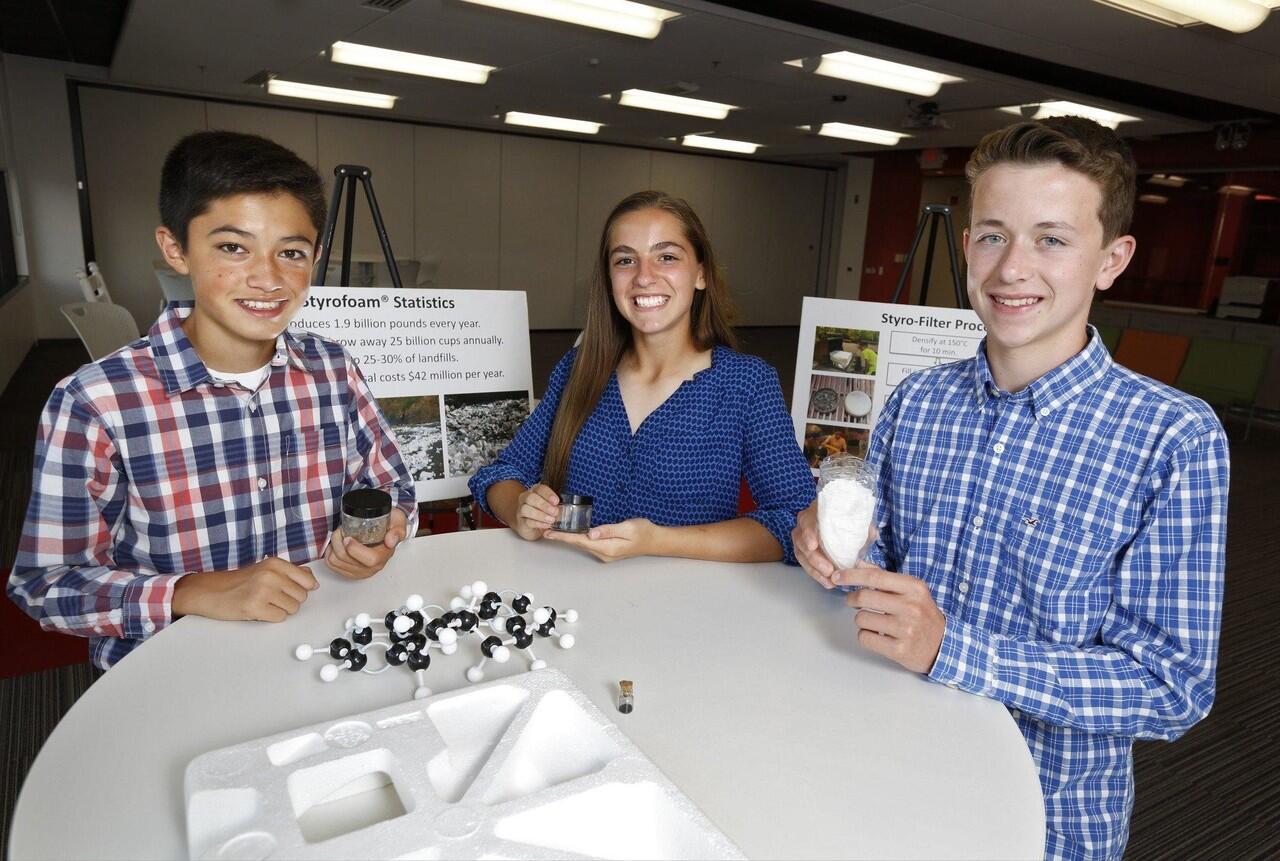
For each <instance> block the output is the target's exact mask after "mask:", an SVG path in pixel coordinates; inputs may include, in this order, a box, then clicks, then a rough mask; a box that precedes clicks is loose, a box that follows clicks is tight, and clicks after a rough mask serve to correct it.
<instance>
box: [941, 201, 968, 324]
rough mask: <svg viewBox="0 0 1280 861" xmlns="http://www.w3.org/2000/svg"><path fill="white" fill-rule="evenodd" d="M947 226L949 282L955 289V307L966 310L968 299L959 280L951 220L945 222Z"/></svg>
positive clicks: (954, 236) (957, 259)
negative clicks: (949, 260)
mask: <svg viewBox="0 0 1280 861" xmlns="http://www.w3.org/2000/svg"><path fill="white" fill-rule="evenodd" d="M946 225H947V233H946V236H947V254H949V255H950V256H951V280H952V282H953V283H954V284H955V287H956V307H957V308H968V307H969V297H968V296H967V295H965V290H964V284H963V283H962V282H961V280H960V260H959V258H957V257H956V235H955V231H954V230H952V229H951V219H950V218H948V219H947V220H946Z"/></svg>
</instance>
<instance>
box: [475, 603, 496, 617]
mask: <svg viewBox="0 0 1280 861" xmlns="http://www.w3.org/2000/svg"><path fill="white" fill-rule="evenodd" d="M476 613H477V615H479V616H480V618H481V619H492V618H493V617H494V616H496V615H498V605H497V604H490V603H487V602H486V603H483V604H481V605H480V607H479V609H477V610H476Z"/></svg>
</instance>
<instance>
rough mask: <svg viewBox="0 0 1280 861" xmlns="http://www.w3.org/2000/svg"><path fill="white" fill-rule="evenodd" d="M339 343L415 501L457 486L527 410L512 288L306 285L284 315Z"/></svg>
mask: <svg viewBox="0 0 1280 861" xmlns="http://www.w3.org/2000/svg"><path fill="white" fill-rule="evenodd" d="M290 328H291V329H293V330H296V331H310V332H315V333H316V334H319V335H323V336H324V337H326V338H330V339H332V340H335V341H338V342H339V343H341V344H343V345H344V346H345V347H346V348H347V350H348V352H350V353H351V355H352V356H353V357H354V358H355V360H356V363H357V364H358V365H359V366H360V370H361V372H362V373H363V374H364V376H365V379H366V380H368V382H369V388H370V389H371V390H372V391H373V395H374V397H375V398H377V399H378V405H379V406H380V407H381V408H382V412H383V414H384V415H385V416H386V417H387V421H388V422H389V423H390V424H391V429H392V431H393V432H394V433H395V435H396V439H397V440H398V441H399V442H400V451H401V454H402V455H403V456H404V459H405V463H406V464H407V465H408V467H409V472H410V473H411V474H412V475H413V478H414V482H415V484H416V487H417V496H418V501H419V502H424V501H428V500H434V499H450V498H453V497H458V496H466V495H467V493H468V491H467V479H468V478H469V477H470V476H471V475H473V474H474V473H475V471H476V470H477V469H479V468H480V467H482V466H484V465H485V464H487V463H491V462H492V461H493V459H494V458H495V457H497V455H498V453H499V452H500V451H502V449H503V448H505V447H506V445H507V443H509V442H510V441H511V438H512V437H513V436H514V435H515V432H516V430H517V428H519V427H520V424H521V423H522V422H523V421H524V420H525V419H526V418H528V416H529V408H530V402H531V398H532V397H533V371H532V368H531V367H530V364H529V311H528V305H527V303H526V301H525V294H524V293H523V292H520V291H512V290H413V289H402V290H390V289H378V288H373V289H370V288H362V287H312V288H311V292H310V295H308V297H307V301H306V302H305V303H304V304H303V306H302V310H301V311H299V312H298V316H297V317H296V318H295V319H294V321H293V323H292V324H290Z"/></svg>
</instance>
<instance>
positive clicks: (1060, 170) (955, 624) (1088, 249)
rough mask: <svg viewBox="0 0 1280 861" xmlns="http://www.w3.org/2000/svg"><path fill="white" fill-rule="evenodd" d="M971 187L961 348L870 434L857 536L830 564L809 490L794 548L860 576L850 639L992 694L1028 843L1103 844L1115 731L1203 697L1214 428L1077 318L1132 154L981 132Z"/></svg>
mask: <svg viewBox="0 0 1280 861" xmlns="http://www.w3.org/2000/svg"><path fill="white" fill-rule="evenodd" d="M965 172H966V175H967V176H968V178H969V183H970V187H971V189H972V192H973V199H972V204H971V207H970V221H969V226H968V227H967V228H966V229H965V237H964V238H965V257H966V259H967V261H968V264H969V270H968V282H969V286H968V290H969V299H970V302H971V304H972V305H973V308H974V310H975V311H976V312H977V314H978V317H979V318H980V319H981V320H982V322H983V323H984V324H985V326H986V338H985V339H984V341H983V343H982V345H981V347H980V348H979V350H978V355H977V356H976V357H974V358H973V359H970V360H967V361H963V362H955V363H952V364H948V365H942V366H939V367H936V368H930V369H928V370H923V371H917V372H916V373H914V374H912V375H911V376H909V377H907V378H906V379H905V380H904V381H903V382H902V384H900V385H899V386H898V387H897V388H896V389H895V390H894V392H893V394H892V395H890V397H889V398H888V400H887V402H886V404H885V408H884V411H883V413H882V414H881V416H880V419H879V421H878V423H877V425H876V428H875V432H874V434H873V436H872V440H871V447H870V449H869V451H868V461H869V463H870V465H871V466H872V467H874V468H876V469H877V470H878V471H879V477H880V480H879V510H878V512H877V520H878V525H879V533H880V534H879V539H878V541H877V542H876V544H875V545H874V546H873V547H872V549H871V550H870V552H869V561H868V562H865V563H862V564H861V565H859V566H858V567H855V568H851V569H848V570H844V571H837V570H835V566H834V565H832V563H831V560H830V559H829V558H827V556H826V554H824V553H823V552H822V549H821V545H820V544H819V542H818V533H817V527H816V524H815V517H814V513H813V510H812V509H810V510H809V511H806V512H805V513H802V514H801V515H800V518H799V520H798V522H797V527H796V531H795V533H794V541H795V548H796V556H797V558H798V559H799V561H800V563H801V565H803V566H804V568H805V570H806V571H807V572H808V573H809V574H810V575H811V576H813V577H814V578H815V579H816V580H818V581H819V582H820V583H822V584H823V585H824V586H826V587H827V588H832V587H833V586H850V587H862V588H859V589H858V590H857V591H854V592H851V593H850V594H849V595H848V596H847V601H848V603H849V605H850V606H851V607H854V608H855V609H856V611H857V612H856V615H855V616H854V622H855V623H856V625H857V626H858V629H859V632H858V642H859V643H861V644H862V645H863V646H864V647H866V648H867V649H869V650H870V651H873V652H877V653H879V654H881V655H885V656H886V657H888V658H890V659H891V660H894V661H896V662H897V663H899V664H901V665H902V666H904V667H906V668H907V669H910V670H914V671H915V672H918V673H923V674H926V675H927V676H928V678H929V679H931V680H932V681H935V682H939V683H941V684H945V685H947V686H949V687H952V688H957V689H960V690H963V691H968V692H970V693H974V694H978V695H980V696H985V697H991V698H993V699H998V700H1000V701H1001V702H1003V703H1004V704H1005V705H1006V706H1007V707H1008V708H1009V713H1010V714H1011V715H1012V716H1013V719H1014V720H1015V721H1016V722H1017V724H1018V728H1019V729H1020V730H1021V731H1022V734H1023V736H1024V737H1025V738H1026V740H1027V746H1028V747H1029V748H1030V750H1031V755H1032V759H1033V760H1034V761H1035V764H1036V767H1037V769H1038V770H1039V774H1040V783H1041V787H1042V790H1043V792H1044V800H1045V822H1046V826H1047V827H1046V845H1045V854H1046V856H1047V857H1049V858H1099V859H1101V858H1107V859H1118V858H1120V856H1121V855H1122V854H1123V852H1124V846H1125V842H1126V840H1127V839H1128V835H1129V816H1130V813H1131V812H1132V809H1133V759H1132V747H1133V740H1134V739H1135V738H1143V739H1165V740H1171V739H1174V738H1177V737H1178V736H1180V735H1181V734H1182V733H1184V732H1186V731H1187V730H1188V729H1189V728H1190V727H1191V726H1192V725H1193V724H1195V723H1196V722H1197V721H1198V720H1200V719H1201V718H1203V717H1204V716H1205V714H1207V713H1208V711H1209V707H1210V706H1211V705H1212V704H1213V697H1214V675H1215V671H1216V668H1217V660H1218V631H1219V628H1220V625H1221V620H1222V585H1223V577H1224V551H1225V544H1226V525H1227V477H1228V457H1227V441H1226V436H1225V434H1224V433H1223V430H1222V426H1221V424H1220V423H1219V422H1218V419H1217V417H1216V416H1215V415H1214V413H1213V410H1211V409H1210V408H1209V407H1208V405H1207V404H1205V403H1204V402H1203V401H1200V400H1197V399H1196V398H1193V397H1191V396H1190V395H1187V394H1184V393H1182V392H1179V391H1177V390H1176V389H1172V388H1170V387H1168V386H1165V385H1162V384H1161V383H1158V382H1156V381H1154V380H1150V379H1147V378H1146V377H1143V376H1140V375H1138V374H1135V373H1134V372H1132V371H1130V370H1128V369H1126V368H1122V367H1120V366H1119V365H1116V364H1115V363H1113V362H1112V360H1111V356H1110V355H1109V354H1108V353H1107V350H1106V347H1104V346H1103V345H1102V341H1101V339H1100V338H1099V337H1098V333H1097V331H1096V330H1095V329H1093V328H1092V327H1090V326H1089V325H1088V318H1089V306H1090V303H1091V302H1092V300H1093V296H1094V292H1095V290H1106V289H1108V288H1109V287H1110V286H1111V285H1112V284H1113V283H1114V281H1115V280H1116V278H1118V277H1119V276H1120V273H1121V272H1123V271H1124V268H1125V266H1127V265H1128V263H1129V260H1130V259H1131V258H1132V256H1133V251H1134V246H1135V242H1134V238H1133V237H1132V236H1128V235H1126V231H1127V230H1128V228H1129V221H1130V219H1131V217H1132V215H1133V202H1134V188H1135V180H1134V173H1135V169H1134V162H1133V157H1132V155H1130V153H1129V150H1128V148H1127V147H1126V146H1125V145H1124V144H1123V142H1121V140H1120V138H1119V137H1117V136H1116V134H1115V133H1114V132H1112V131H1111V130H1109V129H1106V128H1103V127H1101V126H1099V125H1098V124H1096V123H1094V122H1092V121H1090V120H1085V119H1081V118H1079V117H1063V118H1057V119H1046V120H1042V121H1038V122H1023V123H1017V124H1014V125H1012V126H1009V127H1007V128H1005V129H1001V130H1000V131H996V132H992V133H991V134H989V135H987V137H985V138H984V139H983V140H982V141H981V142H980V143H979V144H978V146H977V148H976V149H975V150H974V152H973V156H972V157H971V158H970V160H969V164H968V165H967V167H966V171H965Z"/></svg>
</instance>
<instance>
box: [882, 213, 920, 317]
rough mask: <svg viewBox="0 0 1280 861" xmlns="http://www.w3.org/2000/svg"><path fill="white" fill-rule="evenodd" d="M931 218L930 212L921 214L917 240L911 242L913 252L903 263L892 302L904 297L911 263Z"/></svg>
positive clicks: (909, 253)
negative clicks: (925, 226)
mask: <svg viewBox="0 0 1280 861" xmlns="http://www.w3.org/2000/svg"><path fill="white" fill-rule="evenodd" d="M928 217H929V214H928V212H927V211H926V212H921V213H920V221H919V222H917V223H916V238H915V239H912V240H911V250H910V251H908V252H907V259H906V260H904V261H902V273H901V274H900V275H899V276H898V286H897V287H895V288H893V298H892V299H890V300H889V301H890V302H893V303H895V304H896V303H897V301H898V299H899V297H901V296H902V288H903V287H904V286H905V285H906V283H907V276H908V275H910V274H911V261H912V260H915V258H916V248H917V247H918V246H919V245H920V237H921V236H923V235H924V221H925V219H926V218H928Z"/></svg>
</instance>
